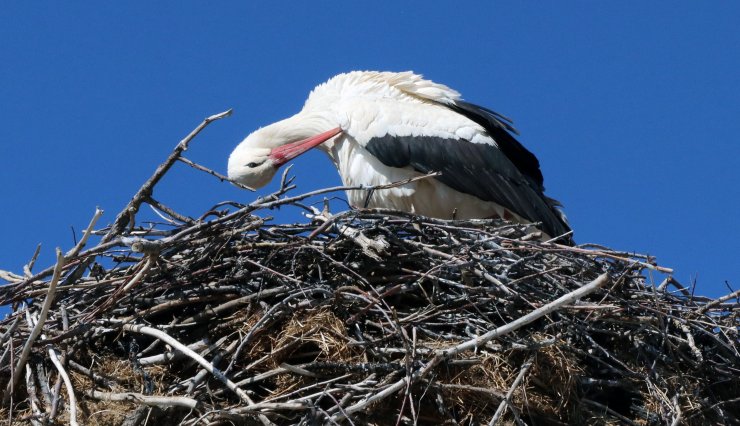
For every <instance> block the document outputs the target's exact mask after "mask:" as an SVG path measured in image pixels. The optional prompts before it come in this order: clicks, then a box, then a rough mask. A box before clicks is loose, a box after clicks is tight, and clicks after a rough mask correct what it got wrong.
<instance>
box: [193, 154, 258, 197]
mask: <svg viewBox="0 0 740 426" xmlns="http://www.w3.org/2000/svg"><path fill="white" fill-rule="evenodd" d="M178 160H179V161H181V162H183V163H185V164H187V165H188V166H190V167H192V168H194V169H196V170H200V171H201V172H205V173H208V174H209V175H211V176H214V177H216V178H218V179H219V180H220V181H221V182H229V183H231V184H232V185H234V186H237V187H239V188H241V189H246V190H248V191H252V192H254V191H255V190H254V188H250V187H248V186H246V185H242V184H241V183H239V182H235V181H233V180H231V179H229V178H228V177H227V176H224V175H222V174H221V173H219V172H217V171H214V170H211V169H209V168H208V167H203V166H201V165H200V164H198V163H195V162H193V161H190V160H188V159H187V158H185V157H182V156H180V157H179V158H178Z"/></svg>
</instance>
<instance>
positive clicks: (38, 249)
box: [23, 244, 41, 278]
mask: <svg viewBox="0 0 740 426" xmlns="http://www.w3.org/2000/svg"><path fill="white" fill-rule="evenodd" d="M39 253H41V244H39V245H37V246H36V251H34V252H33V256H31V260H29V261H28V264H26V265H24V266H23V274H24V275H25V276H26V278H29V277H32V276H33V274H32V273H31V269H33V265H35V264H36V259H38V258H39Z"/></svg>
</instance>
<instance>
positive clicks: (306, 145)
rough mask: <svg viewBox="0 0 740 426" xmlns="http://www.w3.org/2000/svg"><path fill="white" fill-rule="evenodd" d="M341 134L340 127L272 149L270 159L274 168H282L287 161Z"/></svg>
mask: <svg viewBox="0 0 740 426" xmlns="http://www.w3.org/2000/svg"><path fill="white" fill-rule="evenodd" d="M341 132H342V129H341V128H340V127H337V128H336V129H331V130H328V131H326V132H324V133H321V134H318V135H316V136H311V137H310V138H307V139H303V140H300V141H296V142H291V143H288V144H285V145H282V146H279V147H277V148H273V150H272V152H271V153H270V158H272V161H273V163H274V164H275V166H278V167H279V166H282V165H283V164H285V163H287V162H288V161H290V160H292V159H294V158H296V157H297V156H299V155H301V154H303V153H304V152H306V151H308V150H309V149H311V148H315V147H317V146H319V145H321V144H322V143H324V142H326V141H328V140H329V139H331V138H333V137H334V136H336V135H338V134H339V133H341Z"/></svg>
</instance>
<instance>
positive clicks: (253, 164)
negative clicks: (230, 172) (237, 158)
mask: <svg viewBox="0 0 740 426" xmlns="http://www.w3.org/2000/svg"><path fill="white" fill-rule="evenodd" d="M257 166H259V164H257V163H255V162H254V161H252V162H251V163H247V167H251V168H254V167H257Z"/></svg>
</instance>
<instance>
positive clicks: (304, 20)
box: [0, 1, 740, 296]
mask: <svg viewBox="0 0 740 426" xmlns="http://www.w3.org/2000/svg"><path fill="white" fill-rule="evenodd" d="M257 3H259V4H257ZM739 17H740V3H737V2H711V3H697V2H683V1H678V2H676V1H672V2H642V1H640V2H638V1H623V2H611V3H606V2H587V1H576V2H513V1H511V2H488V1H486V2H467V3H454V4H453V3H452V2H430V1H423V2H421V1H419V2H382V1H373V2H362V3H360V2H347V1H343V2H340V1H321V2H293V3H287V2H254V4H252V3H247V2H146V3H145V2H108V3H106V4H102V3H89V4H82V3H81V2H64V3H56V2H47V3H44V4H43V5H34V4H32V3H28V2H11V3H6V4H5V5H4V6H3V8H2V10H0V18H1V21H2V22H0V40H2V42H1V43H0V55H2V65H0V179H2V185H1V186H0V200H1V201H2V206H1V207H0V209H1V210H0V211H1V212H2V213H1V214H0V236H2V238H0V269H6V270H12V271H15V272H21V270H22V265H23V264H25V263H26V262H27V261H28V259H29V258H30V256H31V255H32V253H33V251H34V249H35V247H36V244H37V243H43V249H42V255H41V258H40V260H39V263H38V266H37V267H36V270H39V269H40V268H42V267H46V266H48V265H49V264H50V263H51V262H52V261H53V250H54V247H55V246H60V247H62V248H63V249H64V250H67V249H69V248H71V247H72V246H73V238H72V230H71V228H72V227H73V228H74V229H75V230H76V231H77V233H78V234H79V233H80V232H81V231H82V229H84V227H85V226H86V225H87V223H88V221H89V219H90V217H91V216H92V214H93V212H94V209H95V206H100V207H101V208H104V209H105V210H106V215H105V216H104V217H103V219H102V220H101V224H103V223H109V222H110V221H112V219H113V217H114V216H115V214H116V213H117V212H118V211H119V210H120V209H121V208H122V207H123V206H124V205H125V204H126V203H127V202H128V201H129V199H130V197H131V196H132V195H133V194H134V193H135V191H136V190H137V189H138V188H139V186H140V185H141V184H142V183H143V182H144V181H145V180H146V178H147V177H148V176H150V175H151V173H152V172H153V171H154V169H155V167H156V166H157V165H158V164H159V163H161V162H162V161H163V160H164V158H165V157H166V156H167V155H168V154H169V152H170V151H171V149H172V148H173V147H174V146H175V144H176V143H177V142H178V141H179V140H180V139H181V138H182V137H183V136H184V135H186V134H187V133H188V132H189V131H190V130H191V129H192V128H193V127H195V126H196V125H197V124H198V123H199V122H200V121H201V120H202V119H203V118H204V117H206V116H208V115H211V114H214V113H217V112H221V111H224V110H226V109H228V108H234V115H233V116H232V117H231V118H228V119H225V120H223V121H220V122H218V123H215V124H212V125H211V127H209V128H208V129H207V130H206V131H205V132H204V133H203V134H202V135H201V136H200V137H199V138H198V139H196V140H195V142H194V143H193V144H192V149H191V150H190V151H188V152H187V154H186V155H187V156H188V157H189V158H191V159H193V160H195V161H197V162H199V163H202V164H204V165H206V166H209V167H212V168H214V169H216V170H218V171H221V172H225V168H226V160H227V158H228V155H229V153H230V152H231V150H232V149H233V148H234V147H235V146H236V144H237V143H238V142H239V141H240V140H241V139H242V138H243V137H244V136H246V135H247V134H248V133H250V132H251V131H252V130H254V129H256V128H258V127H259V126H262V125H266V124H269V123H271V122H274V121H276V120H279V119H282V118H284V117H287V116H289V115H292V114H293V113H295V112H297V111H298V110H299V109H300V108H301V106H302V104H303V101H304V100H305V98H306V96H307V94H308V92H309V91H310V90H311V89H312V88H313V87H314V86H315V85H316V84H318V83H320V82H322V81H325V80H326V79H328V78H329V77H331V76H333V75H335V74H337V73H340V72H345V71H350V70H362V69H372V70H388V71H403V70H413V71H415V72H418V73H421V74H424V75H425V76H426V77H428V78H430V79H432V80H434V81H438V82H441V83H444V84H447V85H449V86H451V87H453V88H455V89H457V90H459V91H460V92H462V94H463V97H464V98H465V99H466V100H468V101H471V102H474V103H478V104H480V105H484V106H488V107H489V108H492V109H494V110H496V111H498V112H501V113H503V114H505V115H507V116H510V117H512V118H513V119H514V120H515V125H516V126H517V127H518V129H519V130H520V132H521V137H520V140H521V141H522V142H523V143H524V144H525V145H526V146H527V147H528V148H529V149H530V150H532V151H533V152H534V153H535V154H536V155H537V156H538V157H539V158H540V161H541V163H542V168H543V172H544V175H545V185H546V187H547V190H548V191H547V193H548V195H550V196H552V197H554V198H558V199H560V200H561V201H562V202H563V204H564V205H565V208H566V212H567V214H568V216H569V218H570V221H571V224H572V226H573V227H574V229H575V231H576V234H575V235H576V239H577V241H578V242H579V243H586V242H594V243H600V244H604V245H607V246H610V247H612V248H614V249H619V250H626V251H636V252H640V253H647V254H651V255H654V256H657V258H658V261H659V263H660V264H662V265H665V266H670V267H674V268H675V270H676V273H675V276H676V278H677V279H678V280H679V281H681V282H683V283H684V284H687V285H689V284H691V283H692V282H693V281H695V282H696V284H697V286H698V287H697V293H699V294H707V295H713V296H717V295H720V294H725V293H727V292H729V290H728V288H727V287H726V284H725V281H726V280H727V281H729V282H730V284H734V285H737V281H738V277H739V276H740V266H738V255H737V248H736V246H737V241H738V237H740V225H739V224H738V223H739V221H738V219H737V215H738V210H740V209H739V207H740V203H739V202H738V196H737V195H738V194H737V184H738V182H740V171H739V170H738V167H737V163H738V154H740V148H738V136H737V135H738V134H740V119H739V118H738V115H739V114H740V72H739V70H740V48H738V46H740V31H738V26H737V22H738V18H739ZM294 172H295V174H296V175H297V182H298V184H299V190H300V191H308V190H311V189H317V188H320V187H324V186H328V185H334V184H338V183H339V179H338V176H337V174H336V171H335V169H334V168H333V167H332V165H331V164H330V162H329V160H328V159H327V158H325V157H324V156H323V155H321V154H320V153H311V154H309V155H306V156H304V157H301V158H300V159H298V161H296V167H294ZM273 187H274V186H273ZM270 188H272V187H269V188H267V190H269V189H270ZM262 193H264V192H262ZM155 197H156V198H158V199H159V200H160V201H162V202H163V203H165V204H167V205H170V206H172V207H174V208H175V209H177V210H178V211H182V212H185V213H188V214H191V215H196V216H197V215H199V214H200V213H202V212H204V211H205V210H207V209H208V208H209V207H210V206H211V205H212V204H214V203H216V202H218V201H222V200H227V199H230V200H239V201H244V202H246V201H250V200H252V199H253V198H254V197H255V195H254V194H251V193H249V192H246V191H242V190H239V189H237V188H234V187H232V186H231V185H228V184H224V183H220V182H218V181H217V180H216V179H213V178H211V177H209V176H207V175H205V174H202V173H199V172H196V171H194V170H192V169H189V168H188V167H187V166H184V165H181V164H180V165H177V166H176V168H175V169H174V170H173V171H172V172H171V173H170V174H168V175H167V176H166V178H165V180H164V181H163V182H162V184H160V186H158V187H157V189H156V192H155ZM334 208H335V209H337V210H338V209H341V208H342V205H341V204H335V205H334ZM278 215H279V216H278V218H281V219H283V220H293V219H299V218H293V217H288V215H289V213H288V212H283V213H278ZM280 215H283V216H284V217H283V216H280ZM656 279H657V278H656Z"/></svg>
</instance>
